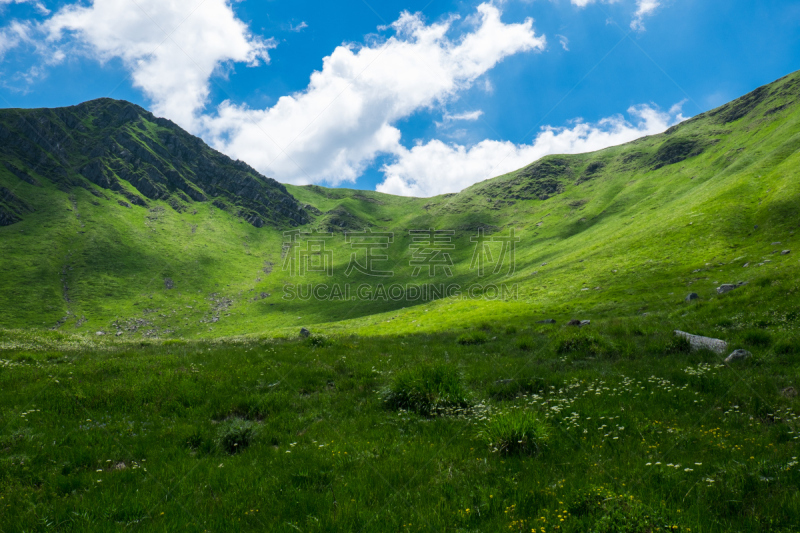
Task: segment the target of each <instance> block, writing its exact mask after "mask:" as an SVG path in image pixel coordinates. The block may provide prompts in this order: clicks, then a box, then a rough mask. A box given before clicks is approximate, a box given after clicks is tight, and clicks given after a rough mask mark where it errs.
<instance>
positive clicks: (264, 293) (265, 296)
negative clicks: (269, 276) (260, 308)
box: [260, 292, 272, 300]
mask: <svg viewBox="0 0 800 533" xmlns="http://www.w3.org/2000/svg"><path fill="white" fill-rule="evenodd" d="M260 296H261V299H262V300H263V299H264V298H269V297H270V296H272V295H271V294H270V293H268V292H262V293H261V294H260Z"/></svg>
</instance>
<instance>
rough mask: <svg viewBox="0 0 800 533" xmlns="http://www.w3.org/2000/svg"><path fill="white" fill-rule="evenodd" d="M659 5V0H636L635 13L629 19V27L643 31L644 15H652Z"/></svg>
mask: <svg viewBox="0 0 800 533" xmlns="http://www.w3.org/2000/svg"><path fill="white" fill-rule="evenodd" d="M660 5H661V2H660V0H636V14H635V15H634V17H633V21H631V29H632V30H636V31H644V17H647V16H649V15H652V14H653V12H654V11H655V10H656V9H657V8H658V6H660Z"/></svg>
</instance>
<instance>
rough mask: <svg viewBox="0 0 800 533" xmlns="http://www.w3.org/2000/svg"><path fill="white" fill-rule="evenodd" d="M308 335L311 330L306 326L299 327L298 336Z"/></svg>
mask: <svg viewBox="0 0 800 533" xmlns="http://www.w3.org/2000/svg"><path fill="white" fill-rule="evenodd" d="M309 335H311V331H309V330H308V329H306V328H300V336H301V337H304V338H305V337H308V336H309Z"/></svg>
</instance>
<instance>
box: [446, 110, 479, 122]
mask: <svg viewBox="0 0 800 533" xmlns="http://www.w3.org/2000/svg"><path fill="white" fill-rule="evenodd" d="M482 116H483V111H481V110H480V109H478V110H476V111H467V112H464V113H456V114H455V115H451V114H450V113H447V112H445V113H444V115H442V120H443V121H444V122H453V121H455V120H469V121H472V120H478V119H479V118H481V117H482Z"/></svg>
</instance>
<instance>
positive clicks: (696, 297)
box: [686, 292, 700, 302]
mask: <svg viewBox="0 0 800 533" xmlns="http://www.w3.org/2000/svg"><path fill="white" fill-rule="evenodd" d="M699 299H700V296H699V295H698V294H697V293H696V292H690V293H689V295H688V296H687V297H686V301H687V302H691V301H692V300H699Z"/></svg>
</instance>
